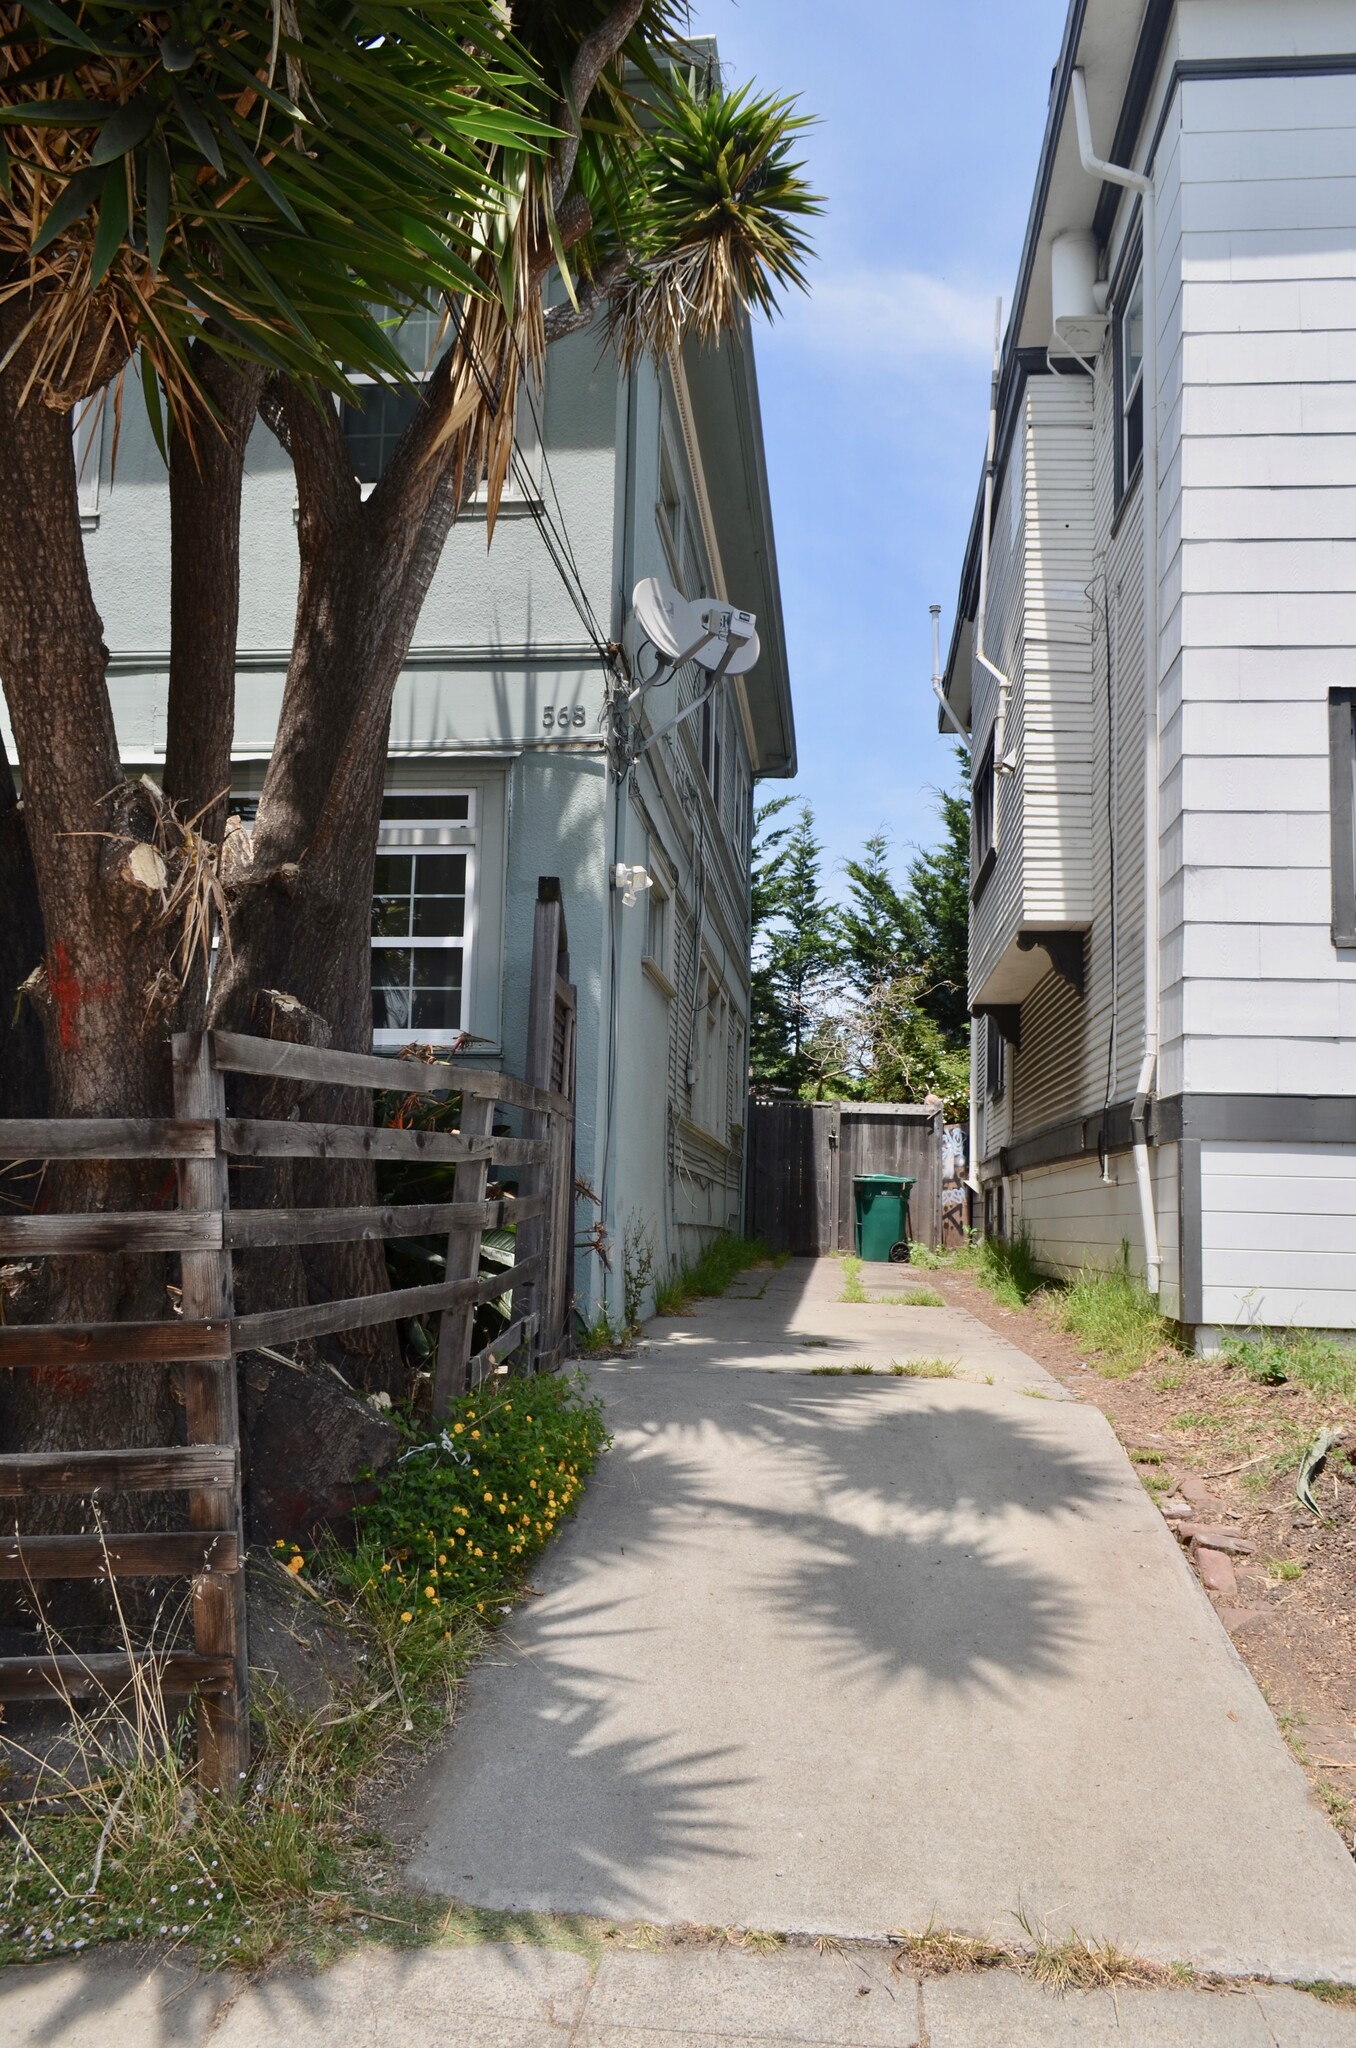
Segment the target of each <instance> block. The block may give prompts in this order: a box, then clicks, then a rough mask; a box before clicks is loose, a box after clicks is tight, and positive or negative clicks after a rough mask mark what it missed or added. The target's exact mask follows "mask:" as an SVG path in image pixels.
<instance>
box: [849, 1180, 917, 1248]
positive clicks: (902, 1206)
mask: <svg viewBox="0 0 1356 2048" xmlns="http://www.w3.org/2000/svg"><path fill="white" fill-rule="evenodd" d="M916 1185H917V1182H916V1181H913V1180H906V1179H905V1178H904V1176H903V1175H902V1174H898V1173H862V1174H858V1175H857V1177H856V1179H855V1180H854V1181H853V1183H852V1193H853V1200H854V1204H855V1208H856V1240H857V1256H858V1258H859V1259H867V1260H879V1261H882V1262H883V1261H884V1260H886V1259H895V1260H900V1259H907V1258H908V1256H909V1196H910V1195H911V1194H912V1193H913V1190H914V1188H915V1186H916Z"/></svg>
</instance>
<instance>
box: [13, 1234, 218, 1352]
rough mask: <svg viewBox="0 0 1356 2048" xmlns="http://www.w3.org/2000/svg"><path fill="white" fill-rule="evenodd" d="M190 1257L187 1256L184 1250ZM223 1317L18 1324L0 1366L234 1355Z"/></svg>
mask: <svg viewBox="0 0 1356 2048" xmlns="http://www.w3.org/2000/svg"><path fill="white" fill-rule="evenodd" d="M185 1256H186V1257H187V1254H185ZM230 1355H231V1328H230V1324H229V1323H228V1322H226V1321H225V1320H224V1319H223V1320H221V1321H219V1322H210V1323H209V1322H200V1321H197V1320H189V1319H188V1318H186V1317H185V1318H184V1319H183V1320H179V1319H178V1318H176V1319H175V1320H174V1321H172V1322H166V1323H15V1324H12V1325H9V1326H7V1327H6V1328H4V1329H0V1366H10V1365H166V1364H169V1363H170V1362H172V1361H174V1360H177V1359H201V1358H229V1357H230Z"/></svg>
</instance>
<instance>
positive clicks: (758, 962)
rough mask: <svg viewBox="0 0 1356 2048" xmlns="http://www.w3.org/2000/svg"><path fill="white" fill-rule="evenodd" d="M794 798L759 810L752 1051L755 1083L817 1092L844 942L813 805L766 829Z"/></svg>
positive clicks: (791, 1091)
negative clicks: (826, 885) (792, 820)
mask: <svg viewBox="0 0 1356 2048" xmlns="http://www.w3.org/2000/svg"><path fill="white" fill-rule="evenodd" d="M788 801H789V799H788V798H786V797H781V798H777V799H774V801H773V802H772V803H771V804H767V805H765V806H764V807H763V808H762V810H760V812H759V813H758V824H759V827H760V836H759V840H758V845H757V848H756V850H755V862H754V878H753V900H754V967H753V1022H752V1029H751V1032H750V1051H751V1054H752V1066H753V1078H754V1081H755V1083H757V1084H759V1085H761V1086H763V1087H775V1088H782V1089H786V1090H788V1091H789V1092H790V1093H792V1094H795V1095H808V1096H810V1097H812V1098H813V1097H814V1096H815V1094H816V1093H817V1092H818V1087H819V1084H820V1083H821V1081H822V1080H823V1079H824V1073H823V1065H824V1062H823V1058H822V1048H823V1046H824V1044H825V1035H824V1024H825V1019H826V1016H827V1014H828V1010H829V1007H830V1005H831V1003H832V1000H833V996H834V993H835V987H836V976H837V971H838V968H839V966H840V963H841V959H842V946H841V942H840V940H839V937H838V932H837V918H836V914H835V912H834V909H833V906H832V905H831V904H830V903H829V901H828V899H827V897H826V896H825V894H824V889H823V860H824V849H823V846H822V844H821V843H820V841H819V840H818V839H817V838H816V836H815V829H814V813H813V811H812V810H811V808H810V806H809V805H808V804H804V803H803V804H802V805H801V807H800V817H799V819H798V821H797V822H796V824H795V825H793V826H786V825H783V826H780V827H777V828H776V829H775V830H772V831H768V830H767V829H766V827H767V825H768V823H769V821H770V820H771V819H772V818H773V817H775V816H776V815H777V813H779V812H780V811H781V810H782V809H783V808H784V807H785V805H786V803H787V802H788Z"/></svg>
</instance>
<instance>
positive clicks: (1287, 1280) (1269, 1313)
mask: <svg viewBox="0 0 1356 2048" xmlns="http://www.w3.org/2000/svg"><path fill="white" fill-rule="evenodd" d="M1201 1281H1202V1311H1201V1312H1202V1317H1203V1320H1204V1321H1206V1322H1208V1323H1219V1324H1224V1325H1231V1324H1239V1323H1266V1324H1272V1325H1277V1326H1282V1327H1284V1326H1289V1325H1291V1324H1296V1325H1302V1326H1307V1327H1310V1328H1317V1329H1335V1330H1343V1329H1353V1328H1356V1145H1252V1144H1248V1145H1245V1144H1227V1143H1207V1144H1203V1145H1202V1146H1201Z"/></svg>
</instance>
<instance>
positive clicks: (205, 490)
mask: <svg viewBox="0 0 1356 2048" xmlns="http://www.w3.org/2000/svg"><path fill="white" fill-rule="evenodd" d="M194 368H195V371H196V374H197V376H198V380H199V382H200V383H201V385H202V386H203V389H204V390H205V391H206V393H207V396H208V397H209V398H210V399H211V401H212V403H213V404H214V405H215V407H216V409H217V415H218V417H217V420H216V421H215V422H212V421H199V422H198V423H197V424H196V426H195V428H194V431H193V435H192V437H191V438H190V437H189V436H188V434H186V433H185V432H183V431H182V430H175V432H174V434H173V438H172V440H171V443H170V465H169V495H170V669H169V716H168V722H167V727H166V737H165V777H164V789H165V794H166V796H168V797H169V798H171V799H172V801H173V802H174V804H175V805H176V807H177V809H178V811H179V815H180V817H181V818H183V819H185V820H188V819H190V818H194V817H197V818H198V825H197V830H198V832H199V833H200V835H201V836H202V837H203V838H204V839H207V840H212V841H219V840H220V838H221V834H222V828H223V826H224V825H225V822H226V798H227V793H228V791H229V789H230V782H231V741H232V738H233V735H234V727H235V661H236V640H237V632H238V627H239V623H240V486H241V480H242V478H243V476H244V470H245V448H246V445H247V443H248V441H249V437H250V430H251V428H252V426H253V424H254V418H255V413H256V409H257V407H258V404H259V396H260V393H261V392H262V390H263V387H264V373H263V370H262V369H261V368H260V369H256V368H253V367H249V366H247V367H245V368H239V367H237V365H236V364H234V363H231V362H228V361H227V360H226V359H225V358H224V357H223V356H219V355H217V354H215V353H214V352H213V351H212V350H210V349H208V348H206V347H204V346H202V345H199V346H198V347H197V348H196V349H195V352H194Z"/></svg>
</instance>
